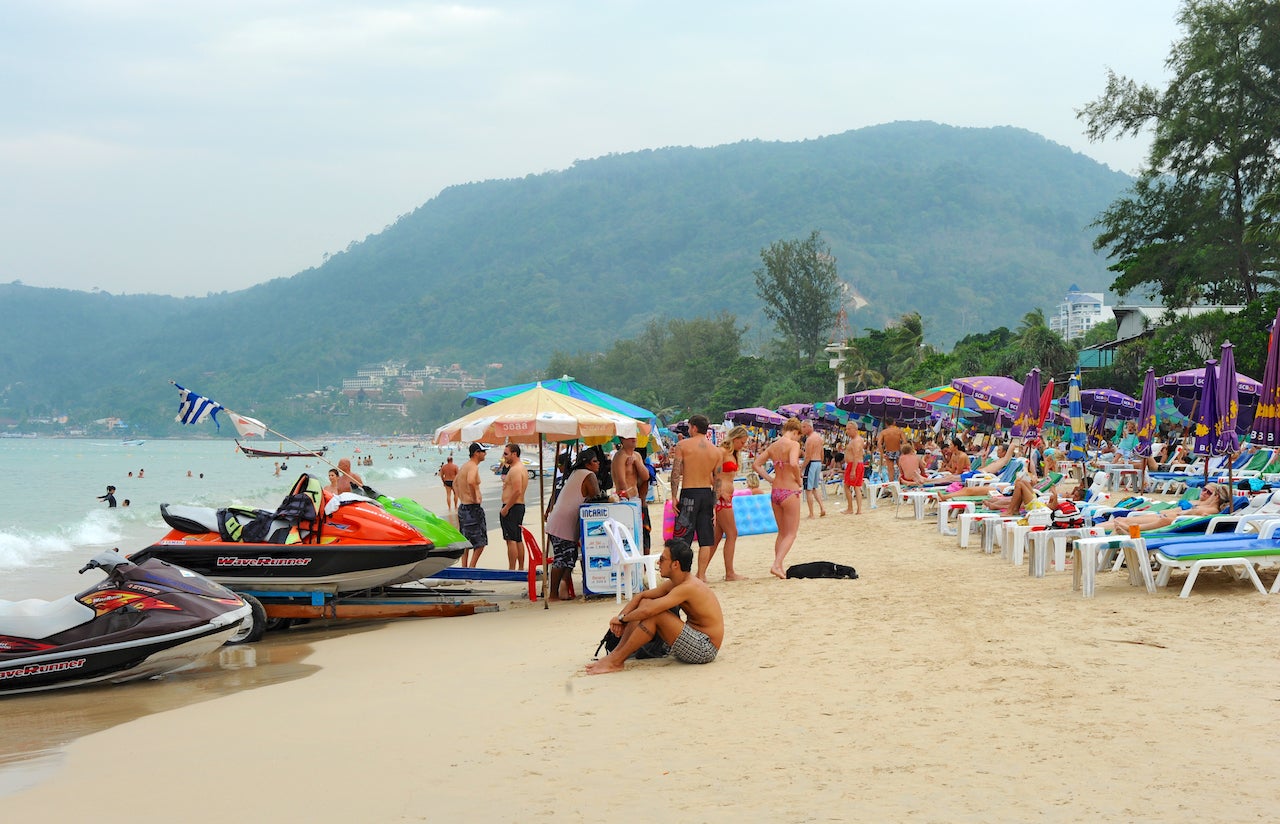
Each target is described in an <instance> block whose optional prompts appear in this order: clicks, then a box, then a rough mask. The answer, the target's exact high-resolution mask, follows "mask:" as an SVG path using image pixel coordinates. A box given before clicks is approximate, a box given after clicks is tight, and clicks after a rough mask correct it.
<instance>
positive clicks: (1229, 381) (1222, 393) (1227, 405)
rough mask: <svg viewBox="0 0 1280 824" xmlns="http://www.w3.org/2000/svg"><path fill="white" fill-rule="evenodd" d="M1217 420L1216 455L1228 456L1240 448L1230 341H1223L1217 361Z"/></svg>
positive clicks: (1233, 361)
mask: <svg viewBox="0 0 1280 824" xmlns="http://www.w3.org/2000/svg"><path fill="white" fill-rule="evenodd" d="M1217 401H1218V419H1217V421H1215V422H1214V423H1215V426H1214V428H1213V434H1214V437H1216V438H1217V439H1218V454H1219V455H1230V454H1232V453H1233V452H1235V451H1236V450H1237V449H1239V448H1240V434H1239V433H1238V432H1237V431H1236V421H1237V419H1238V418H1239V417H1240V396H1239V388H1238V386H1237V383H1236V355H1235V347H1234V346H1232V345H1231V341H1223V344H1222V356H1221V357H1220V358H1219V359H1218V397H1217ZM1230 466H1231V465H1230V464H1229V463H1228V464H1227V467H1228V468H1227V483H1230V482H1231V469H1230Z"/></svg>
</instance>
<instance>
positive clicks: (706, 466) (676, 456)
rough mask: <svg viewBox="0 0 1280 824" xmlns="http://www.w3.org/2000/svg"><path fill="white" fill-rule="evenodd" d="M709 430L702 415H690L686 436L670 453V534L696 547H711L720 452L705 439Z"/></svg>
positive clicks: (707, 423)
mask: <svg viewBox="0 0 1280 824" xmlns="http://www.w3.org/2000/svg"><path fill="white" fill-rule="evenodd" d="M710 428H711V422H710V421H708V420H707V416H706V415H694V416H693V417H691V418H689V436H688V437H687V438H683V439H681V440H680V442H679V443H677V444H676V445H675V448H674V449H672V450H671V451H672V456H671V508H672V510H674V512H675V515H676V526H675V531H674V533H673V534H674V536H675V537H676V538H680V539H682V540H684V541H686V542H687V541H688V540H689V538H691V537H694V538H696V539H697V541H698V546H699V547H704V546H707V547H709V546H714V545H715V506H716V494H715V480H716V477H717V476H718V475H719V474H720V450H719V449H718V448H717V447H716V445H715V444H713V443H711V442H710V441H708V440H707V430H708V429H710Z"/></svg>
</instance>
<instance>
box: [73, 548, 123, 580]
mask: <svg viewBox="0 0 1280 824" xmlns="http://www.w3.org/2000/svg"><path fill="white" fill-rule="evenodd" d="M131 563H133V562H132V561H130V560H129V559H128V558H126V557H124V556H123V555H121V554H120V550H118V549H104V550H103V551H102V552H99V553H98V554H97V555H95V556H93V557H92V558H90V559H89V563H87V564H85V565H84V566H82V567H80V574H81V575H84V574H85V573H86V572H88V571H89V570H91V569H102V570H106V571H107V572H111V571H112V570H113V569H115V568H116V567H118V566H121V565H123V564H131Z"/></svg>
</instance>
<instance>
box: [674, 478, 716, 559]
mask: <svg viewBox="0 0 1280 824" xmlns="http://www.w3.org/2000/svg"><path fill="white" fill-rule="evenodd" d="M715 508H716V493H715V492H714V491H713V490H712V489H711V487H709V486H706V487H698V488H697V489H682V490H680V513H679V514H678V515H676V526H675V529H674V530H673V532H672V536H673V537H676V538H679V539H681V540H683V541H688V542H689V543H691V544H692V543H693V541H690V540H689V539H690V537H693V536H696V538H697V541H698V546H700V547H703V546H706V547H709V546H711V545H712V544H714V543H715V527H714V524H715Z"/></svg>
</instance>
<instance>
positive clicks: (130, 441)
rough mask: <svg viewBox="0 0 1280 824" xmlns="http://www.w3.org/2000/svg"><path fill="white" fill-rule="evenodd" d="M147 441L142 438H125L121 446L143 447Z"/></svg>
mask: <svg viewBox="0 0 1280 824" xmlns="http://www.w3.org/2000/svg"><path fill="white" fill-rule="evenodd" d="M144 443H146V441H144V440H143V439H142V438H125V439H124V440H123V441H121V442H120V445H121V446H142V445H143V444H144Z"/></svg>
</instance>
